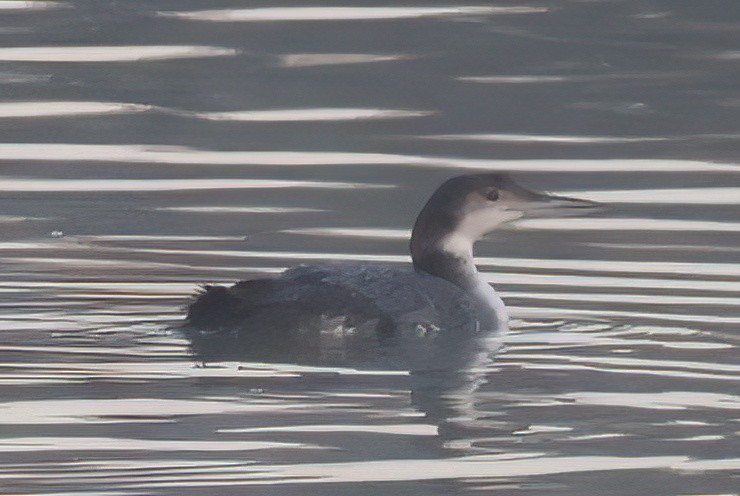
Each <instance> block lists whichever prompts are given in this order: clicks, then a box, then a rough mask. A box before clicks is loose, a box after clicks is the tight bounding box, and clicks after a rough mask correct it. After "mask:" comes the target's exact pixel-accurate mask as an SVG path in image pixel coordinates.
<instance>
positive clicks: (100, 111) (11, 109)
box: [0, 101, 151, 118]
mask: <svg viewBox="0 0 740 496" xmlns="http://www.w3.org/2000/svg"><path fill="white" fill-rule="evenodd" d="M150 108H151V107H150V106H148V105H139V104H133V103H113V102H111V103H108V102H53V101H29V102H4V103H0V118H21V117H62V116H75V115H80V116H81V115H105V114H132V113H137V112H145V111H147V110H149V109H150Z"/></svg>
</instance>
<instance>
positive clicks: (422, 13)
mask: <svg viewBox="0 0 740 496" xmlns="http://www.w3.org/2000/svg"><path fill="white" fill-rule="evenodd" d="M542 12H547V9H546V8H544V7H526V6H521V7H519V6H513V7H478V6H463V7H334V6H326V7H266V8H261V9H231V10H226V9H225V10H201V11H194V12H160V15H162V16H166V17H174V18H177V19H185V20H191V21H211V22H277V21H367V20H392V19H413V18H420V17H450V16H475V15H501V14H534V13H542Z"/></svg>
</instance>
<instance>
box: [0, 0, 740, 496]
mask: <svg viewBox="0 0 740 496" xmlns="http://www.w3.org/2000/svg"><path fill="white" fill-rule="evenodd" d="M739 26H740V8H738V5H737V4H736V2H732V1H724V2H723V1H713V2H675V1H668V0H653V1H649V2H645V1H630V0H625V1H617V0H614V1H609V0H604V1H576V0H572V1H568V0H553V1H548V2H539V3H531V4H521V3H516V2H512V3H511V4H504V3H499V2H487V3H484V2H481V3H477V4H471V5H454V6H451V5H450V4H445V3H435V2H429V3H421V4H420V3H413V2H412V3H405V4H372V5H370V4H360V3H357V2H355V3H354V4H353V3H352V2H350V3H344V4H334V3H332V4H330V3H326V4H321V3H317V4H312V3H306V2H304V3H302V4H294V3H290V2H288V3H282V4H266V3H255V2H236V3H235V2H225V1H224V2H217V3H213V2H205V1H203V0H189V1H186V2H170V1H164V0H153V1H150V2H117V1H113V0H106V1H86V0H73V1H68V2H52V1H11V0H2V1H0V40H2V43H0V44H1V45H2V47H1V48H0V90H2V96H1V97H0V99H1V101H0V353H1V354H0V356H1V357H2V358H1V359H0V361H1V363H0V424H1V425H2V429H1V430H0V432H2V435H0V488H1V489H2V492H3V493H4V494H5V493H7V494H16V493H18V494H21V493H22V494H35V495H51V494H55V495H60V494H75V495H79V494H105V495H119V494H122V495H128V494H131V495H133V494H157V495H159V494H173V495H174V494H178V495H179V494H203V493H204V492H205V493H208V494H210V493H214V494H250V495H251V494H254V495H277V494H280V495H292V494H296V495H298V494H301V495H304V494H316V495H327V494H353V495H354V494H357V495H365V494H367V495H370V494H373V495H374V494H386V493H391V494H418V495H428V494H439V495H450V494H463V493H466V494H507V495H508V494H538V495H539V494H548V495H550V494H553V495H564V496H565V495H573V494H583V495H592V494H624V495H632V494H656V495H658V494H681V495H700V494H702V495H707V494H711V495H720V494H737V488H738V486H739V484H740V481H739V480H738V473H740V441H739V440H738V432H740V427H739V426H740V424H739V423H738V422H739V421H740V417H739V415H740V397H738V394H737V391H738V380H739V379H740V361H738V353H737V347H738V342H739V341H740V338H739V336H738V333H737V329H738V324H740V311H739V308H740V277H739V276H740V264H738V254H739V253H740V248H739V246H740V235H739V233H740V223H739V222H738V204H740V180H739V179H738V173H737V170H738V165H737V163H736V161H737V155H736V152H737V150H738V142H739V141H740V129H739V128H738V122H739V121H738V118H737V115H738V108H740V94H739V93H738V89H737V88H738V85H737V81H738V78H739V77H740V65H738V61H739V60H740V45H738V43H737V36H736V33H737V30H738V27H739ZM471 170H511V171H514V172H518V173H517V178H518V180H519V181H520V182H522V183H524V184H526V185H528V186H531V187H534V188H541V189H547V190H550V191H555V192H558V193H566V194H570V195H573V196H578V197H582V198H590V199H594V200H597V201H602V202H607V203H609V204H610V205H611V206H610V209H609V210H608V212H607V213H606V214H604V215H602V216H601V217H593V218H585V219H576V218H568V219H546V220H529V221H523V222H520V223H519V224H518V225H516V226H514V228H513V229H511V230H509V231H507V232H502V233H500V234H497V235H495V236H493V237H492V239H491V240H487V241H484V242H481V243H479V246H478V255H479V262H480V267H481V269H482V270H483V271H485V273H486V277H487V278H489V280H490V281H491V282H492V283H494V284H495V285H496V287H497V289H498V291H499V292H500V293H501V294H502V295H503V297H504V299H505V301H506V303H507V306H508V307H509V308H510V310H511V313H512V315H513V318H514V321H513V322H512V326H513V330H512V331H511V333H509V334H508V335H507V336H505V338H504V346H503V348H502V349H501V350H500V351H499V352H498V353H497V355H496V356H495V359H494V361H493V363H492V364H490V365H486V366H485V367H484V368H482V369H480V370H477V371H476V377H475V381H476V384H477V383H478V382H482V380H483V379H484V380H485V383H484V384H482V385H480V387H478V388H477V389H476V387H474V386H471V387H468V388H460V389H459V390H458V391H457V393H456V394H454V395H451V396H450V397H444V396H441V395H438V396H435V395H434V394H432V395H431V396H430V397H425V396H424V395H421V394H420V391H419V390H418V386H419V384H418V382H415V380H414V378H413V377H409V375H408V373H406V372H403V371H400V372H399V371H382V370H363V369H352V368H346V369H332V368H320V367H311V366H305V365H303V366H299V365H292V364H266V363H233V362H225V363H209V364H208V366H207V367H202V366H200V364H196V363H195V362H194V361H193V359H192V358H191V356H190V353H189V350H188V346H187V342H186V341H185V340H184V339H183V337H182V336H180V335H179V334H178V333H177V332H174V331H171V330H169V326H170V325H171V324H172V323H173V322H177V321H178V320H179V319H181V317H182V307H183V306H184V305H185V304H186V302H187V300H188V297H189V295H190V294H191V293H192V292H193V290H194V289H195V287H196V284H197V283H202V282H230V281H234V280H238V279H241V278H246V277H250V276H256V275H264V274H266V273H272V272H275V271H278V270H280V269H282V268H283V267H287V266H291V265H294V264H296V263H300V262H304V261H325V260H354V261H371V262H383V263H392V264H396V263H408V257H407V255H406V253H407V251H406V250H407V248H406V244H407V241H406V238H407V236H408V228H409V226H410V225H411V223H412V222H413V220H414V217H415V214H416V212H417V211H418V210H419V208H420V206H421V205H422V204H423V202H424V200H425V199H426V197H427V195H428V194H429V193H430V192H431V191H432V190H433V189H434V188H435V187H436V186H437V185H438V184H439V183H440V182H441V181H442V180H444V179H445V178H447V177H449V176H452V175H455V174H458V173H461V172H463V171H471ZM62 232H63V233H64V235H63V236H62V234H61V233H62ZM52 233H53V234H52ZM450 408H451V409H450Z"/></svg>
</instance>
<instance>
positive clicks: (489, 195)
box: [486, 189, 499, 201]
mask: <svg viewBox="0 0 740 496" xmlns="http://www.w3.org/2000/svg"><path fill="white" fill-rule="evenodd" d="M498 198H499V194H498V190H497V189H492V190H489V191H488V192H486V200H488V201H496V200H498Z"/></svg>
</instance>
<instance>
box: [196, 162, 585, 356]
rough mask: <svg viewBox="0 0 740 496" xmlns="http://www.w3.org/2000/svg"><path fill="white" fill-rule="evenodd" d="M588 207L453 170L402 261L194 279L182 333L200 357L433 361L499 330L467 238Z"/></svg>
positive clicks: (504, 322) (492, 297) (502, 313)
mask: <svg viewBox="0 0 740 496" xmlns="http://www.w3.org/2000/svg"><path fill="white" fill-rule="evenodd" d="M595 206H596V204H595V203H593V202H590V201H586V200H578V199H574V198H567V197H562V196H554V195H549V194H546V193H542V192H536V191H532V190H529V189H526V188H524V187H522V186H520V185H518V184H517V183H516V182H514V180H513V179H511V177H510V176H509V175H508V174H505V173H484V174H474V175H463V176H458V177H453V178H451V179H449V180H447V181H446V182H445V183H443V184H442V185H441V186H440V187H439V188H438V189H437V190H436V191H435V192H434V193H433V194H432V196H431V197H430V198H429V200H428V201H427V203H426V205H425V206H424V207H423V208H422V210H421V212H420V213H419V216H418V218H417V219H416V223H415V224H414V227H413V230H412V234H411V243H410V251H411V260H412V266H410V267H398V266H383V265H372V264H366V265H348V264H342V263H336V264H323V265H300V266H297V267H294V268H291V269H287V270H285V271H284V272H282V273H281V274H279V275H277V276H276V277H272V278H262V279H252V280H246V281H240V282H238V283H236V284H234V285H232V286H230V287H225V286H213V285H207V286H203V287H202V289H201V291H200V292H199V293H197V294H196V295H195V296H194V300H193V301H192V303H191V304H190V305H189V308H188V314H187V318H186V320H185V326H184V329H185V332H186V334H187V336H188V337H189V338H190V340H191V342H192V346H193V349H194V352H195V354H196V355H198V356H199V357H200V358H202V359H206V358H208V357H212V356H217V357H219V358H224V357H238V358H253V359H258V360H260V361H270V360H279V361H290V362H298V363H300V362H306V361H312V362H313V363H316V362H319V363H332V364H336V363H337V361H339V362H341V363H347V362H349V363H352V362H353V361H356V360H362V359H363V358H365V357H366V356H367V355H368V353H370V354H373V353H376V354H377V352H379V350H385V352H386V354H387V351H388V350H393V354H394V356H395V359H400V360H402V361H403V360H405V359H406V358H408V354H419V355H424V356H425V357H426V359H428V360H429V359H433V357H434V356H436V352H435V351H434V350H437V351H438V350H439V349H440V348H445V347H456V346H459V345H460V343H462V342H463V341H464V339H466V338H469V337H479V336H490V335H497V334H500V333H502V332H505V331H507V330H508V320H509V317H508V315H507V312H506V307H505V306H504V303H503V301H502V300H501V298H500V297H499V296H498V295H497V294H496V292H495V291H494V289H493V287H491V286H490V285H489V284H488V283H487V282H486V281H485V280H484V279H483V278H482V277H481V275H480V274H479V273H478V270H477V269H476V266H475V263H474V258H473V245H474V243H475V242H476V241H477V240H479V239H481V238H482V237H484V236H485V235H486V234H488V233H490V232H492V231H493V230H495V229H496V228H497V227H499V226H501V225H502V224H505V223H508V222H511V221H514V220H517V219H520V218H523V217H545V216H552V215H553V214H555V215H557V213H556V212H557V211H561V212H562V211H569V212H582V211H586V210H589V209H592V208H593V207H595ZM566 215H567V214H566ZM425 353H426V355H425ZM317 357H318V358H317Z"/></svg>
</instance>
